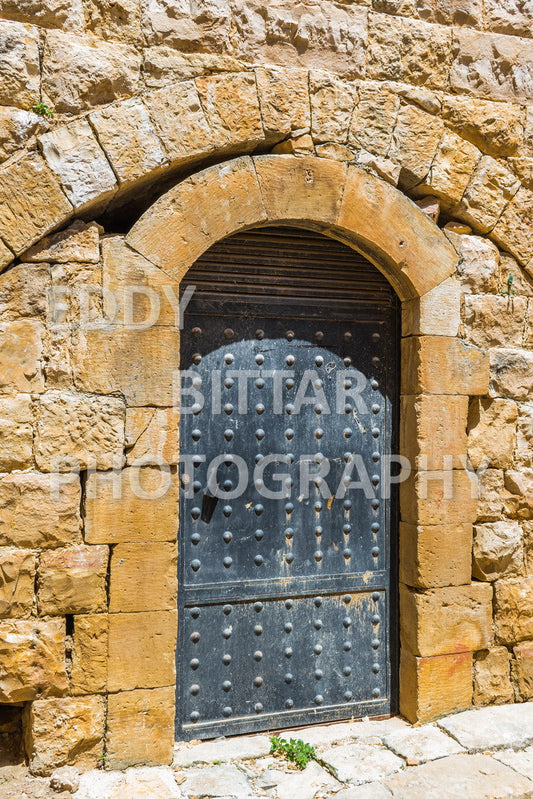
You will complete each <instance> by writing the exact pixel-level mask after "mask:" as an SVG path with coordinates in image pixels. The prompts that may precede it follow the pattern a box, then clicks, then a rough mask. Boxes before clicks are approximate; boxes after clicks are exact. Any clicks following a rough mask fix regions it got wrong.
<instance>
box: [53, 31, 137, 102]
mask: <svg viewBox="0 0 533 799" xmlns="http://www.w3.org/2000/svg"><path fill="white" fill-rule="evenodd" d="M139 69H140V55H139V54H138V53H137V51H136V50H135V49H134V48H133V47H131V46H130V45H126V44H119V43H118V42H98V40H96V39H94V38H93V37H89V36H80V35H78V36H72V35H69V34H68V33H64V32H63V31H54V30H51V31H48V32H47V35H46V45H45V49H44V54H43V72H42V91H43V96H44V99H46V100H47V101H49V102H50V103H51V104H52V105H53V106H54V108H55V110H56V111H57V112H58V113H70V114H77V113H79V112H80V111H84V110H86V109H89V108H93V107H94V106H97V105H103V104H105V103H111V102H113V100H117V99H120V98H121V97H124V96H131V95H132V94H134V93H135V91H136V89H137V87H138V83H139Z"/></svg>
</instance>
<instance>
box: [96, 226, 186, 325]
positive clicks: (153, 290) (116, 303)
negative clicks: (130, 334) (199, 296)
mask: <svg viewBox="0 0 533 799" xmlns="http://www.w3.org/2000/svg"><path fill="white" fill-rule="evenodd" d="M102 257H103V287H104V314H105V317H106V320H108V321H109V322H110V323H111V324H119V325H127V326H130V327H134V328H141V329H142V328H144V327H149V326H151V325H171V326H174V327H178V326H179V324H180V313H179V300H180V294H179V283H178V282H177V281H175V280H173V279H172V278H171V277H170V276H169V275H167V274H166V272H163V271H162V270H161V269H158V268H157V267H156V266H154V265H153V264H152V263H150V261H147V260H146V258H143V256H142V255H139V253H137V252H135V251H134V250H132V249H131V248H130V247H128V246H127V244H125V243H124V239H123V237H122V236H110V237H109V238H105V239H103V241H102Z"/></svg>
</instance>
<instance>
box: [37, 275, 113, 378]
mask: <svg viewBox="0 0 533 799" xmlns="http://www.w3.org/2000/svg"><path fill="white" fill-rule="evenodd" d="M50 271H51V279H52V280H51V282H52V285H51V290H50V293H49V297H48V305H49V317H48V318H49V327H48V330H49V342H48V343H49V351H48V352H47V359H46V364H45V371H46V375H47V377H48V373H49V371H50V367H51V364H50V359H51V358H50V356H52V357H53V356H55V358H56V359H63V360H65V361H68V362H69V363H70V362H71V360H72V355H73V352H72V349H73V347H72V339H73V333H74V331H75V330H77V329H79V328H80V327H82V328H83V327H91V326H92V325H93V323H99V324H102V316H103V299H102V268H101V266H100V265H99V264H77V263H72V264H54V265H52V267H51V269H50ZM69 322H70V323H73V324H72V325H71V326H68V325H67V324H65V323H69ZM59 331H62V332H63V336H62V346H63V351H62V352H61V351H60V350H59V351H58V350H57V347H58V346H59V347H61V344H60V343H59V340H60V336H59ZM47 387H49V388H51V387H52V386H51V385H50V383H49V381H48V382H47Z"/></svg>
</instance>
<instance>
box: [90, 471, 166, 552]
mask: <svg viewBox="0 0 533 799" xmlns="http://www.w3.org/2000/svg"><path fill="white" fill-rule="evenodd" d="M177 528H178V481H177V479H176V476H175V475H171V474H169V472H168V471H167V470H159V469H158V468H153V467H149V466H147V467H145V468H143V469H138V468H137V467H129V468H127V469H123V470H122V471H121V472H96V473H94V474H90V475H89V477H88V479H87V496H86V502H85V540H86V541H87V543H89V544H106V543H109V544H117V543H143V542H145V543H149V542H157V541H175V540H176V535H177Z"/></svg>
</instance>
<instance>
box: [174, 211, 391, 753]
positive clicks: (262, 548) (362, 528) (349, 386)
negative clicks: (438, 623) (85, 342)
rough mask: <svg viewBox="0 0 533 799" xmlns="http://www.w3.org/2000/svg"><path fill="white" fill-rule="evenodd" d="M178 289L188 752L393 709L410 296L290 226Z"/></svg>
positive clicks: (245, 245) (262, 233)
mask: <svg viewBox="0 0 533 799" xmlns="http://www.w3.org/2000/svg"><path fill="white" fill-rule="evenodd" d="M182 286H183V289H185V287H186V286H195V287H196V288H195V293H194V295H193V297H192V300H191V301H190V303H189V305H188V307H187V311H186V314H185V323H184V329H183V331H182V344H181V369H182V399H181V414H182V415H181V422H180V447H181V462H182V463H181V483H182V491H181V500H180V541H181V544H180V556H179V575H178V584H179V589H178V595H179V598H178V616H179V620H178V630H179V632H178V646H177V672H178V679H177V713H176V719H177V721H176V732H177V737H178V738H208V737H213V736H216V735H220V734H225V735H227V734H234V733H240V732H249V731H256V730H263V729H275V728H280V727H288V726H294V725H298V724H306V723H311V722H313V721H317V722H318V721H331V720H337V719H346V718H351V717H354V718H357V717H361V716H365V715H374V716H375V715H382V714H385V713H389V712H391V711H393V710H395V709H396V701H397V688H396V683H397V679H396V673H397V637H398V633H397V621H396V573H395V572H396V561H397V559H396V555H395V547H396V501H395V496H394V491H393V488H394V487H392V488H389V485H388V483H387V475H388V473H389V468H388V460H387V456H388V455H390V454H391V453H394V452H397V451H398V450H397V423H396V420H397V404H398V403H397V400H398V390H399V352H398V351H399V330H398V320H399V302H398V300H397V297H396V295H395V293H394V291H393V290H392V288H391V286H390V284H389V283H388V282H387V280H386V279H385V278H384V277H383V275H382V274H381V273H380V272H379V271H378V270H377V269H376V268H375V267H374V266H373V265H371V264H370V263H369V262H368V261H366V260H365V259H364V258H363V257H362V256H361V255H359V254H358V253H356V252H354V251H353V250H352V249H350V248H348V247H347V246H345V245H343V244H341V243H339V242H336V241H334V240H332V239H330V238H327V237H325V236H322V235H319V234H317V233H313V232H310V231H304V230H301V229H295V228H288V227H277V228H274V227H266V228H258V229H255V230H251V231H248V232H246V233H240V234H237V235H234V236H231V237H230V238H227V239H224V240H222V241H220V242H218V243H217V244H216V245H214V246H213V247H211V248H210V249H209V250H208V251H206V252H205V253H204V254H203V255H202V256H201V257H200V258H199V259H198V261H197V262H196V264H195V265H194V266H193V267H192V268H191V269H190V270H189V272H188V274H187V276H186V278H185V279H184V281H183V282H182Z"/></svg>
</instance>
